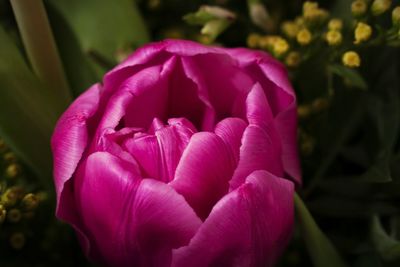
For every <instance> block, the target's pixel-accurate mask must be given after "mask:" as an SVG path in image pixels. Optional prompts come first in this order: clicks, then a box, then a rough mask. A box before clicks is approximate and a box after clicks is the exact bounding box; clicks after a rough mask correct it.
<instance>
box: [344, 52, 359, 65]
mask: <svg viewBox="0 0 400 267" xmlns="http://www.w3.org/2000/svg"><path fill="white" fill-rule="evenodd" d="M342 62H343V65H345V66H347V67H350V68H357V67H359V66H360V65H361V59H360V56H359V55H358V54H357V52H355V51H347V52H346V53H344V54H343V56H342Z"/></svg>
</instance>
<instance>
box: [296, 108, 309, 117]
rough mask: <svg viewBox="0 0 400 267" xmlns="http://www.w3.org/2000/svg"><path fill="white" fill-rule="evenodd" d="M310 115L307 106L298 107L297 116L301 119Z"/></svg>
mask: <svg viewBox="0 0 400 267" xmlns="http://www.w3.org/2000/svg"><path fill="white" fill-rule="evenodd" d="M310 114H311V107H310V106H309V105H300V106H298V107H297V115H298V116H299V118H301V119H305V118H307V117H308V116H310Z"/></svg>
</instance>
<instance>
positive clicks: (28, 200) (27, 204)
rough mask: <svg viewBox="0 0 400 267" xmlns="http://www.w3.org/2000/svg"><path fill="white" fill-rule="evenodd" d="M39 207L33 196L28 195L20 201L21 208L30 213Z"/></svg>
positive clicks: (37, 200) (35, 197)
mask: <svg viewBox="0 0 400 267" xmlns="http://www.w3.org/2000/svg"><path fill="white" fill-rule="evenodd" d="M38 205H39V199H38V197H37V196H36V195H35V194H32V193H29V194H26V195H25V196H24V198H23V199H22V206H23V207H24V209H25V210H27V211H31V210H34V209H36V208H37V206H38Z"/></svg>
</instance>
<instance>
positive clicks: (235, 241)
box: [171, 171, 294, 267]
mask: <svg viewBox="0 0 400 267" xmlns="http://www.w3.org/2000/svg"><path fill="white" fill-rule="evenodd" d="M293 194H294V186H293V183H292V182H290V181H288V180H285V179H282V178H278V177H276V176H274V175H272V174H270V173H268V172H266V171H256V172H253V173H252V174H251V175H250V176H249V177H247V179H246V182H245V183H244V184H243V185H241V186H240V187H239V188H237V189H236V190H235V191H232V192H231V193H230V194H228V195H226V196H225V197H224V198H223V199H221V200H220V201H219V202H218V203H217V204H216V205H215V207H214V208H213V210H212V211H211V213H210V215H209V217H208V218H207V220H206V221H205V222H204V223H203V225H202V226H201V227H200V229H199V230H198V232H197V233H196V235H195V236H194V237H193V238H192V240H191V241H190V243H189V245H188V246H185V247H182V248H179V249H175V250H174V251H173V259H172V265H171V266H172V267H186V266H191V267H203V266H215V267H216V266H229V267H241V266H246V267H258V266H273V264H274V263H275V262H276V260H277V258H278V257H279V256H280V254H281V253H282V250H283V249H284V248H285V246H286V245H287V243H288V241H289V239H290V236H291V233H292V227H293V215H294V210H293V203H294V201H293Z"/></svg>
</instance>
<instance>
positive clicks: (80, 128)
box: [51, 84, 101, 222]
mask: <svg viewBox="0 0 400 267" xmlns="http://www.w3.org/2000/svg"><path fill="white" fill-rule="evenodd" d="M100 90H101V86H100V85H99V84H95V85H93V86H92V87H90V88H89V89H88V90H87V91H86V92H85V93H83V94H82V95H81V96H80V97H78V98H77V99H76V100H75V101H74V103H73V104H72V105H71V106H70V107H69V108H68V109H67V111H65V113H64V114H63V115H62V116H61V118H60V120H59V121H58V123H57V125H56V127H55V130H54V133H53V136H52V138H51V148H52V151H53V159H54V171H53V172H54V180H55V186H56V193H57V211H56V214H57V216H58V217H59V218H61V219H63V220H67V221H69V222H72V220H73V218H71V214H68V213H70V211H71V210H73V209H68V208H65V209H64V204H65V202H71V199H70V198H71V195H69V194H70V193H69V192H70V190H67V192H66V193H63V191H64V187H65V184H66V182H67V181H68V180H69V179H70V178H71V177H72V175H73V173H74V172H75V169H76V167H77V166H78V163H79V161H80V160H81V157H82V154H83V152H84V151H85V149H86V147H87V145H88V142H89V141H88V139H89V138H90V136H89V135H90V133H89V130H91V129H90V127H89V126H88V121H89V120H90V118H91V117H92V116H93V115H94V113H95V112H96V111H97V108H98V103H99V95H100ZM68 205H69V204H68ZM72 217H73V216H72Z"/></svg>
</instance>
